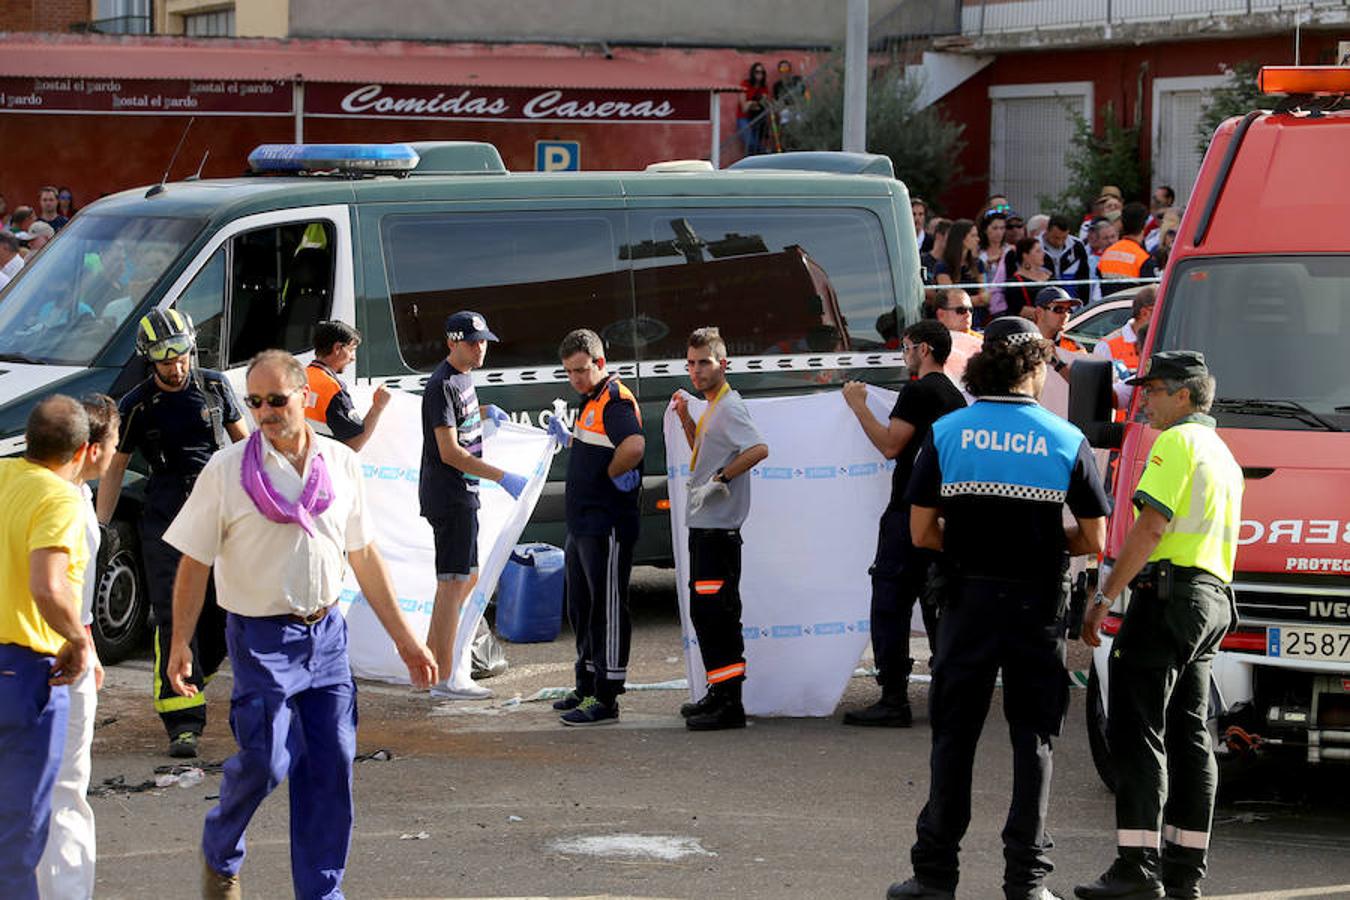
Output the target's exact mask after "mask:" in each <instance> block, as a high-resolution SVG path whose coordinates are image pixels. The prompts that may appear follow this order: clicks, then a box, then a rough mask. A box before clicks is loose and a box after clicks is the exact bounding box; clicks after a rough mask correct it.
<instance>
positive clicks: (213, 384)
mask: <svg viewBox="0 0 1350 900" xmlns="http://www.w3.org/2000/svg"><path fill="white" fill-rule="evenodd" d="M136 350H137V352H139V353H140V354H141V356H143V357H144V358H145V359H146V360H147V361H148V362H149V363H150V364H151V366H152V369H153V371H152V372H151V375H150V377H149V378H147V379H146V380H145V381H143V382H141V383H140V384H138V385H136V386H135V387H134V388H132V389H131V390H130V391H128V392H127V394H126V396H124V397H123V398H122V401H121V403H120V404H119V411H120V412H121V415H122V439H121V442H120V443H119V444H118V446H117V452H116V453H115V454H114V455H113V459H112V463H111V464H110V465H109V467H108V474H107V475H106V476H104V478H103V479H102V481H101V482H100V485H99V491H98V501H97V507H98V520H99V522H100V523H101V524H102V525H107V524H108V523H109V522H111V521H112V518H113V514H114V513H115V512H116V510H117V501H118V498H119V497H120V496H121V493H122V476H123V475H124V474H125V473H126V469H127V465H128V464H129V463H130V461H131V456H132V454H134V453H137V452H139V453H140V454H141V455H142V456H143V457H144V459H145V461H146V464H147V465H149V467H150V477H149V479H148V480H147V482H146V489H145V506H144V508H143V509H142V510H141V515H140V538H141V562H142V565H143V567H144V570H145V581H146V590H147V593H148V594H149V597H150V611H151V617H152V621H153V623H154V627H155V675H154V704H155V711H156V712H158V713H159V716H160V718H161V719H162V720H163V722H164V728H165V730H167V731H168V733H169V755H170V756H174V757H183V758H188V757H193V756H196V755H197V739H198V738H199V737H200V736H201V733H202V730H203V729H204V728H205V727H206V698H205V696H204V695H203V694H202V693H201V689H202V687H203V686H204V685H205V683H206V678H208V677H209V676H210V675H212V674H213V673H214V672H215V670H216V668H217V667H218V666H219V665H220V663H221V661H222V660H224V658H225V614H224V613H223V612H222V611H221V610H220V609H219V607H217V606H216V601H215V593H214V589H213V588H212V587H208V589H207V590H208V598H207V603H206V607H205V609H204V610H203V612H202V617H201V621H200V622H198V624H197V637H196V640H195V641H194V645H193V648H192V651H193V659H194V660H195V661H196V665H195V666H194V667H193V672H192V679H193V682H192V683H193V684H195V685H196V686H197V689H198V693H197V694H196V695H194V696H192V697H181V696H179V695H178V694H177V693H175V692H174V690H173V687H172V686H171V685H170V684H169V679H168V677H167V676H166V675H165V673H164V666H165V665H166V664H167V663H168V661H169V649H170V647H169V643H170V638H171V636H172V632H173V580H174V575H175V573H176V572H177V570H178V559H179V556H180V555H181V554H179V552H178V551H177V550H175V549H173V548H172V547H170V546H169V545H168V544H166V543H164V540H163V534H164V530H165V529H166V528H168V527H169V523H170V522H172V521H173V518H174V516H176V515H177V514H178V510H179V509H180V508H181V507H182V505H183V502H184V501H185V500H186V499H187V495H188V494H189V493H191V491H192V485H193V483H194V482H195V481H196V480H197V475H198V474H199V473H200V472H201V470H202V467H203V466H205V465H206V461H207V460H208V459H210V458H211V454H213V453H215V452H216V451H217V450H219V449H220V448H221V447H223V446H226V445H227V444H228V443H229V442H230V441H231V440H236V441H237V440H241V439H243V438H244V437H246V436H247V434H248V432H247V431H246V429H245V428H244V425H243V422H242V421H241V419H242V413H241V412H240V409H239V403H238V401H237V400H236V399H235V396H234V391H233V390H232V389H231V388H230V384H229V382H228V381H226V380H225V377H224V376H223V375H221V374H220V373H219V372H212V371H209V370H206V369H201V368H198V367H197V366H196V365H195V361H194V358H193V357H194V352H195V350H196V333H195V331H194V330H193V327H192V319H191V318H190V317H189V316H188V315H187V314H186V313H181V312H179V311H178V310H175V309H163V310H160V309H156V310H153V311H151V312H150V314H149V315H147V316H145V317H144V318H142V319H141V321H140V325H139V326H138V327H137V329H136Z"/></svg>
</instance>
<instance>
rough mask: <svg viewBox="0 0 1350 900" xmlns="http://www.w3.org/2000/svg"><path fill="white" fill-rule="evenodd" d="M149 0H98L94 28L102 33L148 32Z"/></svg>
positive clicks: (95, 8)
mask: <svg viewBox="0 0 1350 900" xmlns="http://www.w3.org/2000/svg"><path fill="white" fill-rule="evenodd" d="M150 22H151V20H150V0H98V2H97V3H95V4H94V21H93V22H92V23H91V24H92V25H93V27H94V30H96V31H101V32H103V33H104V34H149V33H150V31H151V28H150Z"/></svg>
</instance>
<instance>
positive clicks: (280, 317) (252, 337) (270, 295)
mask: <svg viewBox="0 0 1350 900" xmlns="http://www.w3.org/2000/svg"><path fill="white" fill-rule="evenodd" d="M335 243H336V240H335V237H334V230H333V225H332V223H329V222H295V223H288V224H286V225H280V226H276V227H272V228H259V229H257V230H256V231H248V232H245V233H243V234H241V235H238V236H237V237H235V238H234V239H233V240H232V241H231V242H230V261H229V270H230V282H229V294H228V296H229V303H228V305H229V309H230V315H229V353H228V359H227V365H230V366H238V365H243V364H244V363H247V362H248V361H249V360H250V359H252V358H253V356H254V355H255V354H256V353H258V352H259V351H262V350H268V349H271V348H280V349H283V350H289V351H291V352H292V353H300V352H304V351H305V350H311V349H313V345H312V340H313V331H314V324H315V323H316V322H318V321H319V320H320V319H324V318H327V317H328V314H329V311H330V310H331V309H332V306H333V269H334V266H333V252H334V244H335Z"/></svg>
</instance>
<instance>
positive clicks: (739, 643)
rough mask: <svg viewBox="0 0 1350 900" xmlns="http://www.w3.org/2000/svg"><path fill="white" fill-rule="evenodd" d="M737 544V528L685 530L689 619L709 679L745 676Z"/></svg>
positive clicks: (741, 678)
mask: <svg viewBox="0 0 1350 900" xmlns="http://www.w3.org/2000/svg"><path fill="white" fill-rule="evenodd" d="M741 543H742V541H741V532H740V530H739V529H736V528H690V529H689V618H690V620H691V621H692V622H693V625H694V634H695V636H697V637H698V649H699V653H700V654H701V655H702V657H703V670H704V671H705V672H707V673H708V684H721V683H723V682H731V681H744V680H745V636H744V634H743V633H742V631H741Z"/></svg>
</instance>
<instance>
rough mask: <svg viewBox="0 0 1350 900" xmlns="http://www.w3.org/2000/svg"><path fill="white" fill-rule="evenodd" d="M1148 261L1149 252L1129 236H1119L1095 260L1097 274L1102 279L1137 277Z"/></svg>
mask: <svg viewBox="0 0 1350 900" xmlns="http://www.w3.org/2000/svg"><path fill="white" fill-rule="evenodd" d="M1148 261H1149V252H1148V251H1147V250H1145V249H1144V248H1143V247H1142V246H1140V245H1139V242H1138V241H1136V240H1133V239H1131V238H1121V239H1120V240H1118V241H1116V242H1115V243H1114V244H1112V245H1111V246H1110V247H1107V248H1106V251H1105V252H1104V253H1102V258H1101V259H1100V260H1098V262H1097V274H1098V275H1099V276H1101V279H1102V280H1103V281H1111V280H1113V279H1119V278H1138V277H1139V273H1140V272H1141V271H1143V269H1144V263H1146V262H1148Z"/></svg>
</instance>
